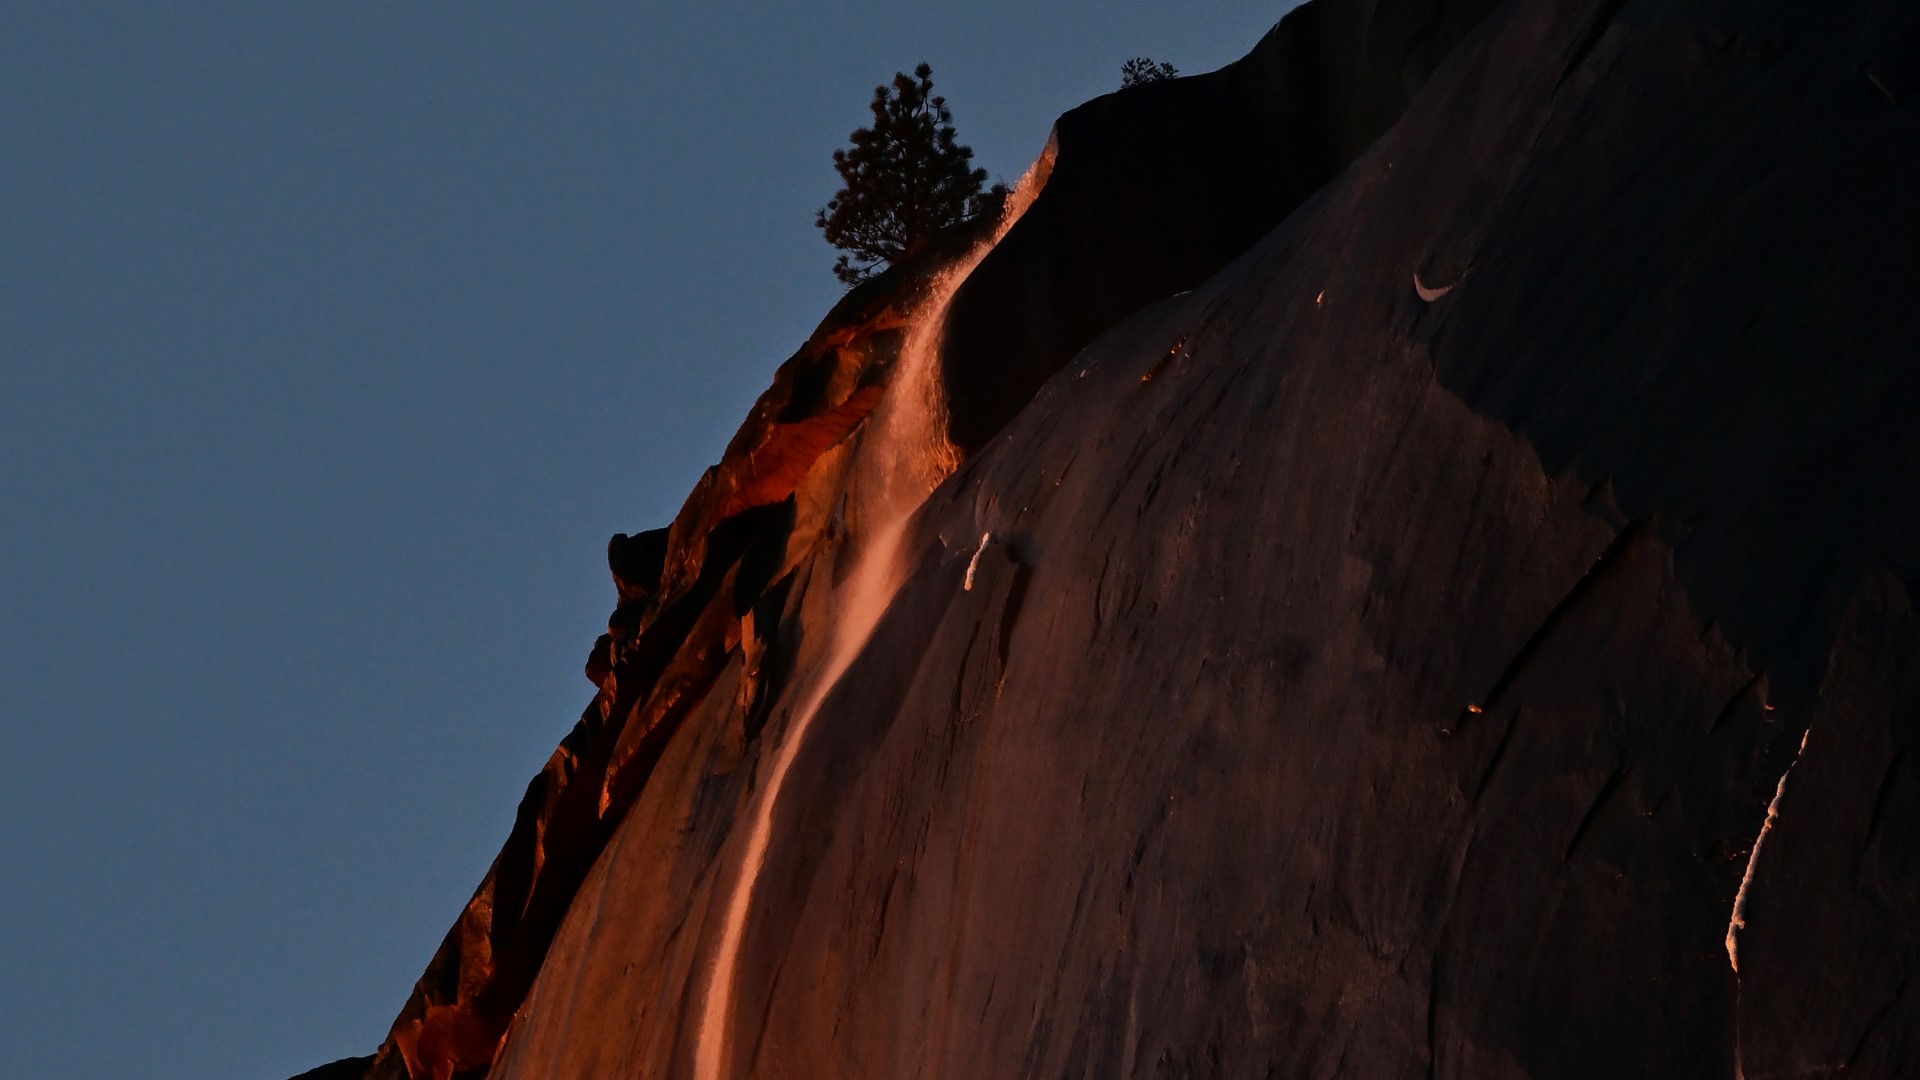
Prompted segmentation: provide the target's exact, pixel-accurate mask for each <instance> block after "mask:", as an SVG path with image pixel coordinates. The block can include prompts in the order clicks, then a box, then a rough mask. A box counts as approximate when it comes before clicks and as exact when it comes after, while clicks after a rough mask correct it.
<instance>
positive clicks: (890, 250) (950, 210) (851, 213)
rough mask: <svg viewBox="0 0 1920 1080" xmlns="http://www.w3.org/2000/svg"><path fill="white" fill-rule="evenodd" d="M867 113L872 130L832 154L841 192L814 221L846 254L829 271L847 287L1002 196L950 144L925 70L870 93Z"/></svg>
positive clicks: (968, 155) (947, 119)
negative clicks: (847, 146) (870, 118)
mask: <svg viewBox="0 0 1920 1080" xmlns="http://www.w3.org/2000/svg"><path fill="white" fill-rule="evenodd" d="M872 109H873V126H872V127H868V128H861V129H860V130H858V131H856V132H854V133H853V134H852V135H851V136H849V140H850V141H851V142H852V144H853V145H852V146H851V147H850V148H848V149H845V150H835V151H834V152H833V167H834V169H836V170H837V171H838V172H839V173H840V180H841V182H842V183H843V184H845V185H846V186H844V187H842V188H841V189H840V191H839V193H838V194H836V195H835V196H834V197H833V198H832V199H830V200H828V202H827V205H826V208H825V209H823V210H821V211H820V212H819V214H818V215H816V216H815V218H814V224H815V225H816V226H818V227H819V228H820V230H821V231H822V232H824V233H825V234H826V238H827V243H829V244H832V245H833V246H834V247H837V248H840V249H841V250H843V251H845V252H847V254H844V255H842V256H840V259H839V261H838V262H836V263H834V265H833V272H834V275H835V276H836V277H838V278H839V279H840V280H841V281H844V282H846V283H847V284H849V285H857V284H859V283H860V282H862V281H865V280H867V279H868V278H870V277H872V276H873V275H875V274H877V273H879V272H880V271H881V270H882V269H884V268H885V267H886V266H887V265H889V264H892V263H897V262H899V261H900V260H901V259H903V258H905V257H907V256H908V255H911V254H913V253H914V252H916V251H918V250H919V249H920V248H921V247H922V246H923V245H924V244H925V243H926V242H927V239H928V238H929V237H931V236H932V235H933V234H934V233H936V232H938V231H939V230H941V229H943V228H945V227H946V226H948V225H951V224H953V223H954V222H956V221H960V220H963V219H965V218H969V217H973V216H975V215H977V214H983V213H987V212H990V211H997V210H998V208H999V205H1000V203H1001V201H1002V200H1003V199H1004V198H1005V196H1006V188H1004V187H1002V186H1000V185H998V184H996V185H994V186H993V188H992V189H990V190H982V186H983V185H984V184H985V183H986V180H987V170H985V169H976V168H972V167H971V162H972V161H973V151H972V150H970V149H968V148H967V147H965V146H962V145H960V143H959V142H958V141H957V140H956V138H955V135H954V130H953V115H952V113H950V112H948V111H947V100H946V99H945V98H943V97H938V96H936V95H935V94H934V93H933V68H932V67H931V66H929V65H927V64H921V65H920V66H919V67H916V68H914V69H913V74H912V75H911V76H909V75H907V74H906V73H905V72H900V73H898V74H896V75H894V77H893V85H892V86H891V87H886V86H878V87H875V88H874V91H873V105H872Z"/></svg>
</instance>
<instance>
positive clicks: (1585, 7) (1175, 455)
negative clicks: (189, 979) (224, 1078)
mask: <svg viewBox="0 0 1920 1080" xmlns="http://www.w3.org/2000/svg"><path fill="white" fill-rule="evenodd" d="M1917 97H1920V11H1916V10H1915V9H1914V8H1913V7H1912V5H1894V4H1885V3H1874V2H1869V0H1836V2H1834V3H1829V4H1822V5H1808V4H1804V3H1792V2H1788V0H1746V2H1743V3H1738V4H1735V3H1719V2H1705V0H1671V2H1660V3H1655V2H1624V3H1623V2H1621V0H1510V2H1508V3H1505V4H1501V5H1493V4H1490V3H1485V2H1470V3H1455V2H1448V0H1433V2H1413V0H1403V2H1395V0H1379V2H1363V0H1314V2H1313V3H1311V4H1309V5H1307V6H1306V7H1304V8H1301V9H1299V10H1298V11H1296V12H1295V13H1293V14H1291V15H1289V16H1288V17H1287V18H1286V19H1285V20H1284V21H1283V22H1282V23H1281V25H1280V26H1278V27H1277V28H1276V29H1275V31H1274V32H1273V33H1272V34H1271V35H1269V37H1268V38H1267V39H1266V40H1264V41H1263V42H1261V43H1260V44H1259V46H1258V47H1257V48H1256V49H1255V50H1254V51H1253V53H1251V54H1250V55H1249V56H1248V58H1247V59H1246V60H1244V61H1242V62H1240V63H1239V64H1236V65H1234V66H1232V67H1229V68H1227V69H1224V70H1223V71H1221V72H1217V73H1214V74H1212V75H1208V76H1202V77H1200V78H1195V79H1183V80H1177V81H1174V82H1170V83H1162V84H1153V85H1150V86H1148V87H1145V88H1142V89H1139V90H1134V91H1128V92H1124V93H1121V94H1117V95H1112V96H1110V97H1107V98H1102V99H1099V100H1097V101H1094V102H1091V103H1089V104H1088V105H1086V106H1083V107H1082V108H1080V109H1077V110H1075V111H1074V112H1072V113H1069V114H1067V115H1066V116H1064V117H1062V118H1061V120H1060V122H1059V124H1058V126H1057V128H1056V131H1055V139H1054V143H1053V146H1052V149H1051V151H1050V154H1049V156H1048V158H1047V159H1046V161H1045V163H1044V164H1045V166H1046V167H1044V168H1042V169H1040V170H1038V171H1037V172H1036V174H1035V176H1034V177H1033V178H1032V184H1031V185H1030V190H1029V194H1032V193H1034V192H1035V191H1037V197H1036V198H1034V199H1033V201H1032V203H1031V206H1030V207H1026V208H1025V212H1024V214H1022V215H1020V216H1019V217H1018V219H1017V220H1015V221H1011V222H1008V223H1001V228H1000V229H996V228H994V224H995V223H988V222H981V223H975V224H974V225H972V226H969V227H967V228H965V229H961V230H957V231H956V232H955V234H954V235H952V236H950V237H948V238H947V240H946V242H945V243H944V244H943V245H942V246H941V247H940V248H938V249H937V250H934V251H930V252H927V253H925V254H924V255H923V256H921V257H920V258H919V259H917V260H916V261H915V262H914V263H912V264H910V265H907V266H903V267H900V268H897V269H896V270H895V271H894V272H892V273H890V274H889V275H887V276H886V277H884V278H883V279H881V280H879V281H877V282H874V283H872V284H870V285H868V286H866V287H863V288H862V289H860V290H856V292H854V293H853V294H851V295H849V297H848V298H847V300H846V301H845V302H843V303H842V304H841V305H840V306H839V308H837V309H836V310H835V312H833V313H832V314H831V315H830V316H829V317H828V319H827V321H826V322H825V323H824V324H823V325H822V327H821V328H820V330H818V331H817V332H816V333H815V335H814V336H813V338H812V339H811V340H810V341H809V342H808V343H807V345H806V346H805V347H804V348H802V349H801V351H800V352H799V353H797V354H796V355H795V357H794V358H793V359H791V360H789V361H788V362H787V364H786V365H785V366H783V367H782V369H781V372H780V374H779V376H778V377H777V379H776V381H775V385H774V386H773V388H772V389H770V390H769V391H768V392H767V394H766V395H764V396H763V398H762V399H761V401H760V403H759V404H758V405H757V406H756V408H755V410H754V413H753V414H752V415H751V416H750V417H749V418H748V421H747V423H746V425H745V426H744V427H743V428H742V429H741V432H740V434H739V435H738V436H736V438H735V440H734V442H733V444H732V445H731V446H730V447H729V449H728V451H727V453H726V455H725V457H724V458H723V460H722V461H721V463H720V464H719V465H718V466H716V467H715V469H714V470H712V471H711V472H710V473H709V474H708V476H707V477H706V478H705V479H703V481H702V482H701V484H700V485H699V487H698V488H697V489H696V490H695V491H694V493H693V494H692V495H691V496H690V498H689V500H688V502H687V505H686V507H685V509H684V510H683V511H682V512H681V514H680V516H679V517H678V518H677V519H676V520H675V521H674V523H673V524H672V526H671V527H670V528H668V529H663V530H659V531H656V532H653V533H643V534H640V535H638V536H634V537H616V538H615V541H614V543H613V545H612V546H611V548H610V551H609V557H610V562H611V563H612V567H613V572H614V578H615V582H616V585H617V587H618V593H619V607H618V609H617V610H616V611H615V613H614V616H613V618H612V619H611V620H610V626H609V630H608V633H607V635H605V636H604V637H602V638H601V640H600V642H599V643H598V644H597V645H596V646H595V649H594V651H593V655H592V657H591V658H590V660H589V662H588V674H589V676H590V677H591V678H592V679H593V680H594V682H595V683H596V684H597V686H598V688H599V691H598V694H597V695H596V697H595V699H594V701H593V703H592V704H591V705H590V707H589V708H588V709H587V712H586V714H585V716H583V718H582V719H581V721H580V722H579V724H578V725H576V727H575V729H574V731H573V733H572V734H571V735H569V736H568V738H567V739H566V740H565V741H564V742H563V743H562V744H561V746H560V748H559V749H558V750H556V752H555V754H554V757H553V759H552V760H551V761H550V763H549V764H548V766H547V768H546V769H545V770H544V771H543V772H542V774H541V775H540V776H539V777H536V778H535V780H534V782H533V784H532V785H531V786H530V787H529V789H528V792H527V794H526V797H525V799H524V800H523V801H522V803H521V809H520V814H519V818H518V822H517V824H516V826H515V828H514V831H513V833H512V835H511V836H510V837H509V839H508V841H507V844H506V846H505V848H504V849H503V850H502V852H501V855H500V856H499V859H498V860H497V861H496V863H495V865H494V867H493V869H492V871H491V872H490V873H489V875H488V877H487V879H486V880H485V881H484V882H483V883H482V885H481V887H480V889H479V890H478V892H477V893H476V895H475V897H474V899H473V901H472V903H471V904H470V905H469V906H468V908H467V910H466V911H465V912H464V913H463V914H462V915H461V917H460V919H459V920H458V922H457V923H456V924H455V926H454V928H453V930H452V931H451V932H450V934H449V936H448V938H447V940H446V942H445V943H444V944H443V946H442V948H441V950H440V952H439V954H438V955H437V956H436V957H435V959H434V961H433V964H432V965H431V966H430V968H429V970H428V971H427V973H426V975H425V976H424V977H423V978H422V980H421V982H420V984H419V985H418V986H417V987H416V989H415V992H414V995H413V997H412V999H411V1000H410V1001H409V1003H408V1005H407V1008H406V1009H405V1010H404V1011H403V1012H402V1014H401V1015H400V1017H399V1018H398V1020H397V1021H396V1023H395V1026H394V1030H393V1033H392V1035H391V1036H390V1037H389V1039H388V1041H387V1042H386V1044H385V1045H384V1046H383V1047H382V1048H381V1049H380V1051H379V1053H378V1054H377V1055H376V1056H375V1057H374V1058H371V1059H367V1060H365V1061H360V1062H349V1063H341V1064H340V1065H338V1066H336V1067H334V1068H337V1069H338V1070H339V1071H338V1075H342V1076H352V1075H366V1076H372V1077H401V1076H407V1075H409V1074H411V1075H412V1076H414V1077H416V1078H425V1077H435V1078H446V1077H451V1076H456V1075H472V1076H481V1075H487V1076H495V1077H600V1076H609V1075H642V1076H699V1077H702V1078H705V1077H717V1076H748V1075H755V1076H794V1077H801V1076H843V1075H855V1076H880V1077H894V1076H900V1077H905V1076H927V1077H935V1076H945V1077H977V1076H1029V1075H1033V1076H1064V1075H1073V1076H1083V1075H1085V1076H1143V1077H1144V1076H1168V1077H1174V1076H1196V1077H1198V1076H1226V1077H1239V1076H1308V1075H1313V1076H1332V1075H1354V1076H1398V1075H1408V1076H1416V1075H1430V1076H1561V1075H1593V1076H1618V1075H1663V1076H1664V1075H1729V1076H1734V1075H1739V1076H1748V1077H1760V1076H1786V1075H1794V1076H1798V1075H1815V1074H1818V1075H1826V1074H1828V1073H1831V1072H1835V1071H1840V1070H1849V1071H1851V1072H1853V1073H1858V1074H1862V1075H1876V1076H1877V1075H1887V1076H1892V1075H1910V1074H1913V1073H1914V1072H1915V1070H1916V1069H1920V1048H1916V1046H1915V1039H1914V1036H1913V1032H1914V1031H1916V1030H1920V988H1915V987H1914V986H1913V985H1912V983H1911V980H1910V978H1909V976H1910V974H1911V973H1912V971H1913V970H1914V967H1915V965H1916V963H1920V929H1916V928H1915V920H1914V918H1913V916H1914V915H1915V913H1916V911H1920V907H1917V906H1916V905H1917V903H1920V841H1916V834H1915V828H1916V826H1920V771H1916V761H1915V757H1914V755H1913V754H1911V753H1909V750H1910V749H1912V748H1913V744H1914V743H1915V741H1916V738H1917V737H1920V654H1916V646H1917V645H1920V637H1917V636H1916V625H1915V621H1914V614H1913V605H1912V597H1911V590H1912V583H1913V582H1914V581H1915V580H1916V572H1920V498H1916V495H1915V492H1916V491H1920V475H1916V474H1917V473H1920V363H1917V362H1916V356H1915V350H1916V345H1915V342H1916V341H1917V340H1920V335H1916V330H1920V305H1916V304H1915V303H1914V302H1913V300H1912V299H1911V298H1912V297H1913V296H1914V295H1915V293H1916V291H1917V290H1920V265H1916V262H1915V259H1914V256H1913V250H1914V238H1915V237H1917V236H1920V198H1916V197H1915V195H1914V193H1915V192H1916V191H1920V112H1916V107H1915V103H1914V102H1915V99H1916V98H1917ZM1002 232H1004V235H998V234H1000V233H1002ZM989 244H990V245H991V247H990V249H988V248H986V247H985V245H989ZM976 259H977V260H978V261H977V265H975V260H976ZM962 273H964V274H965V276H964V280H963V281H962V279H961V274H962ZM956 284H957V285H958V288H957V291H954V286H955V285H956ZM930 329H931V330H936V331H937V330H942V329H943V330H944V334H943V335H932V336H931V337H930V335H929V331H930ZM929 339H930V340H931V341H932V342H933V343H934V345H935V346H937V347H933V348H928V347H923V346H921V345H916V344H915V343H916V342H923V341H926V340H929ZM923 353H924V354H926V355H924V356H923V355H922V354H923ZM923 362H924V363H930V364H932V365H933V367H932V369H931V372H932V375H933V376H936V377H937V384H938V385H939V386H940V387H942V388H943V390H944V393H943V394H942V395H941V397H942V399H943V403H944V411H936V412H933V413H931V414H929V415H931V416H932V417H933V418H934V420H936V421H938V428H939V430H933V431H927V432H923V433H922V434H923V435H924V436H925V438H924V439H921V440H918V441H912V443H911V445H909V443H908V442H903V441H902V439H901V437H899V436H897V435H888V434H886V432H892V431H897V430H898V429H899V427H900V425H899V424H898V423H897V422H890V423H884V424H883V423H882V422H881V420H882V419H883V418H885V417H887V416H889V415H903V414H902V413H901V408H902V406H901V404H900V403H901V402H902V401H903V400H904V395H907V394H908V393H909V392H908V391H907V390H905V389H903V387H906V386H909V385H912V386H918V385H920V384H919V383H917V382H913V381H912V379H910V378H909V376H910V374H911V373H912V372H913V371H914V370H917V369H916V368H915V367H914V365H915V364H917V363H923ZM918 392H919V391H918V390H915V391H913V393H918ZM889 410H892V413H890V412H889ZM955 462H958V470H957V471H955V472H953V473H952V475H951V476H946V478H945V480H944V482H942V483H939V486H938V487H937V488H935V489H934V490H933V491H932V494H931V495H930V496H928V497H926V499H925V501H924V503H923V504H921V503H920V502H919V492H921V491H924V490H925V488H926V487H928V486H931V485H932V484H933V483H935V482H936V481H939V480H940V478H941V477H942V476H943V475H944V474H945V473H946V472H947V471H948V470H949V469H951V468H952V467H953V465H954V463H955ZM901 463H904V465H902V464H901ZM897 467H905V468H908V471H912V472H915V475H916V476H921V475H922V474H924V476H923V477H922V478H923V479H924V484H923V485H922V486H921V487H919V488H916V489H915V497H914V499H912V500H911V501H910V503H911V504H918V505H917V510H914V506H913V505H907V506H905V507H896V506H894V505H893V503H894V502H895V501H897V500H880V499H878V498H876V497H875V496H874V494H873V493H874V492H876V491H878V490H880V489H881V488H882V487H883V486H887V485H883V484H882V483H881V482H880V481H878V480H876V479H874V477H877V476H881V475H883V474H888V473H887V470H894V469H896V468H897ZM889 475H890V474H889ZM888 490H893V488H892V487H888ZM907 510H914V512H913V513H912V515H911V517H910V518H905V519H899V514H901V513H904V512H906V511H907ZM883 537H884V538H885V540H884V542H883V540H882V538H883ZM876 590H877V591H876ZM876 595H877V596H878V597H879V599H880V601H881V603H880V604H878V605H877V606H873V611H872V613H871V614H870V615H869V614H863V613H862V612H863V611H864V609H865V607H866V606H869V605H868V602H869V601H870V600H872V599H873V597H874V596H876ZM873 620H877V625H872V627H871V632H870V633H869V632H868V626H869V624H870V623H871V622H872V621H873ZM1763 839H1764V843H1763ZM723 973H724V976H725V977H724V978H721V977H720V976H721V975H722V974H723ZM716 987H718V988H719V989H716Z"/></svg>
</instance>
